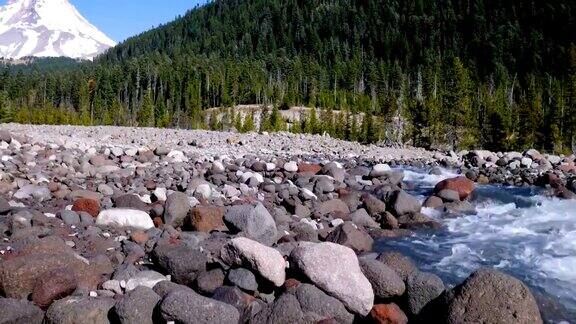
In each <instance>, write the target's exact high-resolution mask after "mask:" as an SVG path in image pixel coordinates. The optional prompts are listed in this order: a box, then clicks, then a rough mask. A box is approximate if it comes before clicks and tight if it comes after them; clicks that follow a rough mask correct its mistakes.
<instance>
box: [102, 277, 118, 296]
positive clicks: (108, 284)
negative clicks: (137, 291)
mask: <svg viewBox="0 0 576 324" xmlns="http://www.w3.org/2000/svg"><path fill="white" fill-rule="evenodd" d="M102 288H103V289H106V290H109V291H112V292H114V293H116V294H118V295H119V294H122V287H120V281H118V280H108V281H105V282H104V283H102Z"/></svg>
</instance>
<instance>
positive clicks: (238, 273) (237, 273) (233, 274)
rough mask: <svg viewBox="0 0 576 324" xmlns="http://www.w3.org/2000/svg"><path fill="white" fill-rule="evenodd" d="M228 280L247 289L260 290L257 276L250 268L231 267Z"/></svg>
mask: <svg viewBox="0 0 576 324" xmlns="http://www.w3.org/2000/svg"><path fill="white" fill-rule="evenodd" d="M228 282H229V283H231V284H233V285H234V286H236V287H238V288H240V289H242V290H245V291H256V290H258V283H257V282H256V277H255V276H254V274H253V273H252V272H250V270H247V269H244V268H237V269H231V270H230V271H229V272H228Z"/></svg>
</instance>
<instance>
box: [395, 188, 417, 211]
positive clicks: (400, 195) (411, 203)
mask: <svg viewBox="0 0 576 324" xmlns="http://www.w3.org/2000/svg"><path fill="white" fill-rule="evenodd" d="M392 201H393V204H392V211H393V212H394V214H395V215H396V216H402V215H406V214H411V213H419V212H420V210H422V205H421V204H420V202H419V201H418V199H416V198H415V197H414V196H412V195H410V194H408V193H407V192H406V191H404V190H399V191H397V192H396V193H395V194H394V196H393V198H392Z"/></svg>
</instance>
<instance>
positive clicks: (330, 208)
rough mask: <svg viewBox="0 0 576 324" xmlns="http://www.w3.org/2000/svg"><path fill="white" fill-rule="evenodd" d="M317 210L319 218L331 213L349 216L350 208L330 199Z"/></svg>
mask: <svg viewBox="0 0 576 324" xmlns="http://www.w3.org/2000/svg"><path fill="white" fill-rule="evenodd" d="M317 209H318V212H319V213H320V215H321V216H324V215H327V214H331V213H343V214H346V215H348V214H350V208H349V207H348V205H346V203H345V202H343V201H342V200H340V199H332V200H328V201H325V202H323V203H320V204H319V205H318V207H317Z"/></svg>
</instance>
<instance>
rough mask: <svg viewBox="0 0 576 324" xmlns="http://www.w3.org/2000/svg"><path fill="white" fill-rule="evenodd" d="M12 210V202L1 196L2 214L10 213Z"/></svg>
mask: <svg viewBox="0 0 576 324" xmlns="http://www.w3.org/2000/svg"><path fill="white" fill-rule="evenodd" d="M10 210H12V206H10V203H8V201H7V200H6V199H4V198H2V197H0V215H2V214H6V213H8V212H9V211H10Z"/></svg>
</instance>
